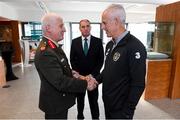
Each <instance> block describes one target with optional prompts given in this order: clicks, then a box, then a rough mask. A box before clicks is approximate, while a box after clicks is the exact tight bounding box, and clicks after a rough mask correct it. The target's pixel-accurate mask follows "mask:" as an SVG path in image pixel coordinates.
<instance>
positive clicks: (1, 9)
mask: <svg viewBox="0 0 180 120" xmlns="http://www.w3.org/2000/svg"><path fill="white" fill-rule="evenodd" d="M0 16H2V17H5V18H8V19H16V18H17V12H16V10H15V9H13V8H12V7H10V6H8V5H6V4H4V3H2V2H0Z"/></svg>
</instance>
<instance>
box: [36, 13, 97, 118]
mask: <svg viewBox="0 0 180 120" xmlns="http://www.w3.org/2000/svg"><path fill="white" fill-rule="evenodd" d="M42 31H43V38H42V41H41V42H40V44H39V46H38V49H37V51H36V55H35V66H36V69H37V71H38V73H39V77H40V79H41V87H40V96H39V108H40V109H41V110H42V111H43V112H45V118H46V119H57V118H58V119H67V114H68V109H69V108H70V107H72V106H73V105H74V104H75V94H76V93H80V92H82V93H83V92H85V91H86V88H88V89H89V90H92V89H93V88H94V87H96V81H86V80H80V79H77V78H73V75H72V71H71V69H70V66H69V64H68V60H67V57H66V55H65V53H64V52H63V50H62V48H61V46H60V45H58V41H60V40H63V39H64V32H65V31H66V30H65V28H64V24H63V20H62V18H61V17H60V16H58V15H57V14H55V13H48V14H46V15H45V16H44V17H43V18H42Z"/></svg>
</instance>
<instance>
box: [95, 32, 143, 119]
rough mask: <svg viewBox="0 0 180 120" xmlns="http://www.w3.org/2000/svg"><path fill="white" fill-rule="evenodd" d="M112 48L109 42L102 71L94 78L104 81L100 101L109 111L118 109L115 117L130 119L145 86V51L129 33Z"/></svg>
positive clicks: (111, 43)
mask: <svg viewBox="0 0 180 120" xmlns="http://www.w3.org/2000/svg"><path fill="white" fill-rule="evenodd" d="M112 48H113V42H112V41H110V42H109V43H108V44H107V46H106V51H105V56H106V58H105V66H104V70H103V72H102V73H101V75H100V76H98V77H97V80H98V81H99V82H102V83H103V101H104V104H105V106H106V108H108V111H109V112H114V111H117V112H119V113H120V114H118V115H117V116H116V115H115V116H116V117H117V118H118V116H120V117H122V116H124V118H131V117H132V116H133V113H134V109H135V107H136V105H137V103H138V101H139V98H140V96H141V95H142V93H143V90H144V87H145V74H146V50H145V47H144V45H143V44H142V43H141V42H140V41H139V40H138V39H137V38H135V37H134V36H132V35H131V34H130V33H128V34H127V35H126V36H125V37H124V38H123V39H122V40H121V41H120V42H119V43H118V44H117V46H116V47H115V48H114V49H113V50H112Z"/></svg>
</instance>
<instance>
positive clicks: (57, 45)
mask: <svg viewBox="0 0 180 120" xmlns="http://www.w3.org/2000/svg"><path fill="white" fill-rule="evenodd" d="M43 37H45V38H46V39H48V40H50V41H51V42H53V43H54V44H55V45H56V47H59V44H58V43H57V42H56V41H54V40H52V39H51V38H49V37H47V36H43Z"/></svg>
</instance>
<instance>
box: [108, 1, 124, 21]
mask: <svg viewBox="0 0 180 120" xmlns="http://www.w3.org/2000/svg"><path fill="white" fill-rule="evenodd" d="M105 11H108V12H110V13H111V16H112V17H113V18H114V17H118V18H119V19H120V21H121V23H122V24H125V22H126V12H125V10H124V7H123V6H122V5H120V4H111V5H110V6H108V7H107V9H106V10H105Z"/></svg>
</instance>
